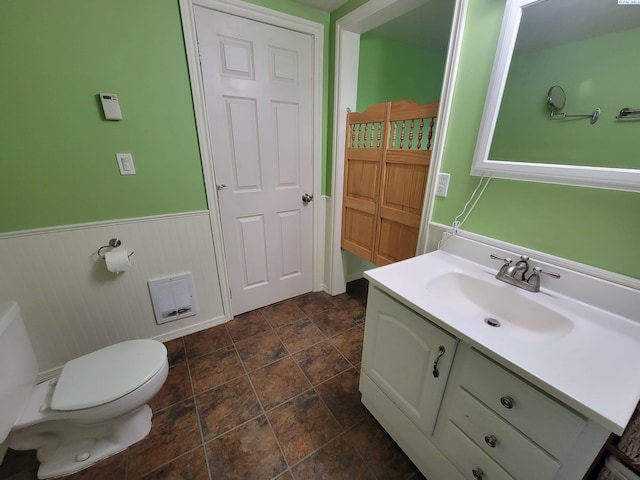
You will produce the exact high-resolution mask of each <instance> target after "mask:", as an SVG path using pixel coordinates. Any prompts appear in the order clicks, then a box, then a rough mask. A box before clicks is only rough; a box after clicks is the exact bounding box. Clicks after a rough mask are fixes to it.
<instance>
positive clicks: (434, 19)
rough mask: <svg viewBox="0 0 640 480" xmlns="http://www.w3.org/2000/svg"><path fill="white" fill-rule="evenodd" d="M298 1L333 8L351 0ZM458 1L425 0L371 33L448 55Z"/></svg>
mask: <svg viewBox="0 0 640 480" xmlns="http://www.w3.org/2000/svg"><path fill="white" fill-rule="evenodd" d="M294 1H295V2H297V3H300V4H303V5H308V6H311V7H315V8H318V9H320V10H324V11H327V12H331V11H333V10H335V9H336V8H338V7H340V6H341V5H343V4H344V3H346V1H347V0H294ZM454 5H455V2H454V1H453V0H425V3H424V4H423V5H422V6H421V7H418V8H416V9H414V10H412V11H411V12H409V13H406V14H404V15H401V16H400V17H397V18H396V19H394V20H391V21H390V22H388V23H385V24H383V25H380V26H379V27H376V28H374V29H373V30H371V31H369V32H367V33H369V34H372V35H376V36H378V37H383V38H387V39H389V40H395V41H399V42H403V43H408V44H410V45H414V46H417V47H420V48H427V49H429V50H432V51H435V52H438V53H441V54H442V55H446V53H447V46H448V43H449V33H450V31H451V18H452V16H453V8H454Z"/></svg>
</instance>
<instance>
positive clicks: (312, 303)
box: [295, 292, 335, 315]
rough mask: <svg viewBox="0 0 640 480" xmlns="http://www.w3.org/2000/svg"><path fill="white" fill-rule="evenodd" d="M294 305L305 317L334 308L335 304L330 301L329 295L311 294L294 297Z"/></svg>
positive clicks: (321, 293) (324, 293)
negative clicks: (295, 304) (296, 305)
mask: <svg viewBox="0 0 640 480" xmlns="http://www.w3.org/2000/svg"><path fill="white" fill-rule="evenodd" d="M295 301H296V303H297V304H298V306H299V307H300V309H301V310H302V311H303V312H304V313H306V314H307V315H312V314H314V313H318V312H322V311H324V310H328V309H329V308H334V307H335V304H334V303H333V301H332V300H331V295H329V294H328V293H326V292H312V293H307V294H306V295H302V296H301V297H296V299H295Z"/></svg>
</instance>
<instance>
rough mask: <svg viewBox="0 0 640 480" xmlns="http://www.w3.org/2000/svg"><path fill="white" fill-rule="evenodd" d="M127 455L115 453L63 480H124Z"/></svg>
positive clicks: (125, 452)
mask: <svg viewBox="0 0 640 480" xmlns="http://www.w3.org/2000/svg"><path fill="white" fill-rule="evenodd" d="M128 453H129V452H128V451H127V450H125V451H124V452H120V453H116V454H115V455H112V456H110V457H107V458H105V459H104V460H100V461H99V462H98V463H96V464H94V465H92V466H90V467H89V468H87V469H85V470H81V471H79V472H78V473H74V474H73V475H69V476H66V477H64V478H65V479H68V480H113V479H114V478H125V475H126V472H127V455H128ZM0 478H6V477H0ZM18 478H20V477H18ZM34 478H35V477H34Z"/></svg>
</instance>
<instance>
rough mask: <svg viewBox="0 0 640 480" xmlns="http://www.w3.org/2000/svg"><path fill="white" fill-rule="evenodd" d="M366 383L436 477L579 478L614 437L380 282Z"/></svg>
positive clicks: (397, 436) (370, 399) (371, 308)
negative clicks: (387, 292)
mask: <svg viewBox="0 0 640 480" xmlns="http://www.w3.org/2000/svg"><path fill="white" fill-rule="evenodd" d="M540 361H548V359H543V358H541V359H540ZM434 368H435V369H436V370H437V372H436V375H434ZM360 390H361V392H362V394H363V395H362V401H363V403H364V404H365V406H366V407H367V408H368V409H369V410H370V411H371V413H372V414H373V415H374V416H375V417H376V419H377V420H378V421H379V422H380V423H381V424H382V425H383V427H384V428H385V429H386V430H387V431H388V432H389V433H390V435H391V436H392V437H393V438H394V440H396V442H397V443H398V444H399V445H400V447H401V448H402V449H403V450H404V451H405V453H406V454H407V455H408V456H409V457H410V458H411V459H412V461H413V462H414V463H415V464H416V465H417V466H418V468H420V470H422V473H423V474H425V476H426V477H427V478H429V480H462V479H469V480H480V479H482V480H505V479H515V480H534V479H535V480H552V479H553V480H579V479H581V478H582V476H583V475H584V473H585V472H586V471H587V470H588V468H589V466H590V464H591V462H592V460H593V459H594V458H595V457H596V455H597V454H598V452H599V450H600V447H601V446H602V445H603V444H604V442H605V441H606V439H607V437H608V434H609V432H608V431H606V430H605V429H604V428H602V427H601V426H599V425H597V424H596V423H594V422H592V421H590V420H588V419H587V418H585V417H584V416H582V415H580V414H578V413H576V412H575V411H574V410H572V409H570V408H568V407H567V406H565V405H564V404H562V403H561V402H558V401H557V400H555V399H554V398H552V397H551V396H550V395H548V394H546V393H544V392H543V391H541V390H540V389H538V388H536V387H534V386H532V385H531V384H529V383H528V382H526V381H525V380H523V379H522V378H520V377H519V376H517V375H515V374H514V373H512V372H511V371H509V370H508V369H506V368H505V367H503V366H501V365H499V364H498V363H496V362H495V361H494V360H491V359H489V358H488V357H487V356H485V355H484V354H482V353H481V352H479V351H478V350H476V349H475V348H473V347H472V346H471V345H469V344H467V343H465V342H459V341H458V339H457V338H456V337H455V336H454V335H452V334H450V333H449V332H447V331H445V330H444V329H443V328H441V327H439V326H437V325H435V324H434V323H433V322H431V321H429V320H428V319H427V318H425V317H424V316H422V315H419V314H418V313H416V312H415V311H414V310H412V309H411V308H409V307H407V306H406V305H404V304H403V303H401V302H400V301H398V300H396V299H394V298H393V297H391V296H389V295H387V294H386V293H385V292H383V291H382V290H381V289H379V288H378V287H377V286H376V285H375V284H374V283H371V284H370V287H369V297H368V304H367V316H366V323H365V335H364V346H363V356H362V374H361V380H360Z"/></svg>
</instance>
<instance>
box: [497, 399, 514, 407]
mask: <svg viewBox="0 0 640 480" xmlns="http://www.w3.org/2000/svg"><path fill="white" fill-rule="evenodd" d="M500 403H501V404H502V406H503V407H504V408H508V409H512V408H513V397H509V396H504V397H501V398H500Z"/></svg>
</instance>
